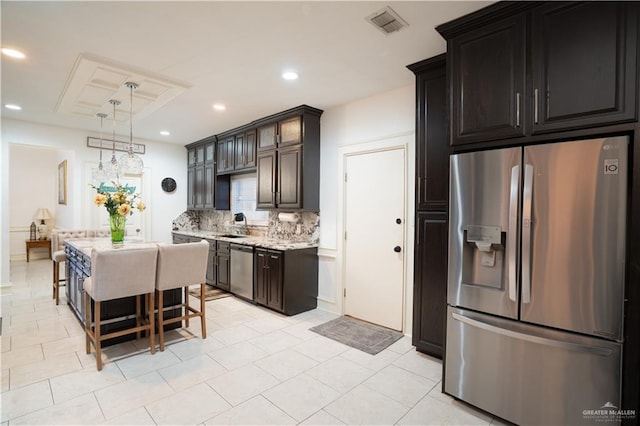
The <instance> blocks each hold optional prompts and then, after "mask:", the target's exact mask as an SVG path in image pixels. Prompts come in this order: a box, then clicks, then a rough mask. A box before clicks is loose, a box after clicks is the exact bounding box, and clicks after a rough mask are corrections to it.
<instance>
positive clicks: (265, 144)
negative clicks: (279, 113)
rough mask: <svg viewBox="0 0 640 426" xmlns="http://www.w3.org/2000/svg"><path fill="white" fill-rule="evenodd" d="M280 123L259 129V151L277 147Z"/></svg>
mask: <svg viewBox="0 0 640 426" xmlns="http://www.w3.org/2000/svg"><path fill="white" fill-rule="evenodd" d="M277 135H278V123H277V122H276V123H269V124H266V125H264V126H260V127H258V151H261V150H263V149H273V148H275V147H276V143H277Z"/></svg>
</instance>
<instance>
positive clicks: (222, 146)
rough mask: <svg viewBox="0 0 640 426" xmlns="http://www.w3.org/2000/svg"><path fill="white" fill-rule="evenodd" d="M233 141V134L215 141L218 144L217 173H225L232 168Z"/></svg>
mask: <svg viewBox="0 0 640 426" xmlns="http://www.w3.org/2000/svg"><path fill="white" fill-rule="evenodd" d="M234 143H235V138H234V137H233V136H231V137H228V138H225V139H223V140H219V141H218V143H217V146H218V161H217V165H218V173H226V172H229V171H232V170H233V167H234V161H233V160H234V158H233V157H234V156H233V145H234Z"/></svg>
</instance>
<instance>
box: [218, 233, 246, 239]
mask: <svg viewBox="0 0 640 426" xmlns="http://www.w3.org/2000/svg"><path fill="white" fill-rule="evenodd" d="M220 236H221V237H225V238H245V237H246V235H237V234H223V235H220Z"/></svg>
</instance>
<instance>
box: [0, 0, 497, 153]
mask: <svg viewBox="0 0 640 426" xmlns="http://www.w3.org/2000/svg"><path fill="white" fill-rule="evenodd" d="M489 3H491V2H486V1H408V2H401V1H387V2H369V1H335V2H328V1H312V2H297V1H285V2H270V1H259V2H244V1H226V2H222V1H199V2H191V1H177V2H165V1H159V2H156V1H142V2H127V1H111V2H97V1H87V2H85V1H44V2H35V1H34V2H32V1H5V0H3V1H2V2H1V3H0V11H1V15H2V27H1V28H2V39H1V40H2V47H11V48H16V49H19V50H21V51H23V52H24V53H25V54H26V55H27V58H26V59H23V60H15V59H12V58H8V57H6V56H2V68H1V71H2V104H3V105H4V104H8V103H13V104H19V105H21V106H22V108H23V109H22V111H10V110H7V109H6V108H3V109H2V116H3V117H9V118H14V119H18V120H25V121H32V122H37V123H44V124H50V125H56V126H62V127H70V128H76V129H84V130H86V131H87V134H88V135H89V132H91V133H95V132H97V131H98V129H99V121H98V119H97V118H90V117H86V116H85V117H82V116H79V115H77V114H76V115H74V114H71V113H69V112H68V111H66V112H65V109H64V108H57V106H58V105H59V104H60V103H61V102H62V101H63V100H64V98H63V95H64V93H65V89H66V88H67V87H68V80H69V79H70V77H71V76H72V75H73V73H74V65H75V64H76V62H77V61H78V60H79V58H80V57H81V55H84V56H89V57H92V58H101V59H103V60H104V61H105V62H107V63H113V64H118V65H121V66H122V65H123V64H124V66H125V67H131V70H133V71H132V73H133V74H135V73H136V72H141V73H146V74H149V75H153V76H156V77H163V78H165V79H167V80H170V81H174V82H179V83H180V84H181V85H182V87H184V88H185V89H186V90H184V91H182V92H181V93H179V94H177V96H176V97H175V98H173V99H172V100H169V101H168V102H166V103H164V104H163V105H159V106H157V108H156V109H155V110H154V111H153V112H152V113H150V114H140V115H139V116H137V117H134V120H133V133H134V139H137V138H144V139H149V140H161V141H167V142H171V143H176V144H181V145H184V144H187V143H190V142H193V141H196V140H198V139H202V138H204V137H207V136H210V135H212V134H216V133H220V132H223V131H225V130H228V129H231V128H233V127H236V126H239V125H242V124H245V123H247V122H249V121H251V120H253V119H256V118H260V117H263V116H266V115H270V114H273V113H276V112H278V111H281V110H284V109H288V108H292V107H294V106H297V105H300V104H308V105H311V106H313V107H316V108H320V109H328V108H331V107H333V106H337V105H341V104H344V103H347V102H350V101H354V100H357V99H360V98H364V97H367V96H371V95H373V94H375V93H380V92H384V91H388V90H391V89H394V88H399V87H402V86H406V85H408V84H411V83H412V82H413V79H414V76H413V74H412V73H411V72H410V71H409V70H407V69H406V65H408V64H411V63H414V62H417V61H420V60H423V59H426V58H429V57H432V56H434V55H437V54H439V53H443V52H444V51H445V42H444V40H443V39H442V38H441V37H440V35H439V34H438V33H437V32H436V31H435V29H434V27H435V26H437V25H439V24H441V23H444V22H447V21H450V20H452V19H454V18H457V17H459V16H462V15H464V14H467V13H470V12H472V11H474V10H477V9H480V8H481V7H484V6H486V5H487V4H489ZM387 5H390V6H391V7H392V8H393V9H394V10H395V11H396V12H397V13H398V14H399V15H400V16H401V17H402V18H404V20H405V21H407V22H408V23H409V27H407V28H405V29H403V30H401V31H400V32H397V33H393V34H391V35H384V34H383V33H382V32H380V31H379V30H378V29H376V28H375V27H373V26H372V25H371V24H370V23H369V22H368V21H366V20H365V18H366V17H367V16H369V15H371V14H372V13H374V12H376V11H377V10H380V9H382V8H384V7H385V6H387ZM285 69H295V70H296V71H298V73H299V74H300V78H299V79H298V80H296V81H285V80H283V79H282V78H281V77H280V75H281V73H282V72H283V71H284V70H285ZM125 93H128V89H125ZM122 101H125V99H122ZM218 102H219V103H224V104H225V105H226V106H227V110H226V111H223V112H219V111H215V110H214V109H213V107H212V106H213V104H214V103H218ZM134 105H135V101H134ZM125 106H126V108H125V109H123V111H128V102H127V103H126V105H125ZM107 108H110V107H108V106H107ZM105 127H106V129H108V130H110V126H107V125H105ZM160 130H168V131H170V132H171V135H170V136H161V135H160V134H159V132H160ZM117 133H118V136H119V137H118V138H117V139H120V140H128V133H129V125H128V123H127V122H126V121H125V122H124V123H119V124H118V128H117ZM122 135H126V137H125V136H122Z"/></svg>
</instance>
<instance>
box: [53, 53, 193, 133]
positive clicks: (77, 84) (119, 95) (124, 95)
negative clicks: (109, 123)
mask: <svg viewBox="0 0 640 426" xmlns="http://www.w3.org/2000/svg"><path fill="white" fill-rule="evenodd" d="M127 81H132V82H135V83H137V84H138V85H139V87H138V90H136V91H135V92H134V94H133V117H134V118H135V119H140V118H142V117H145V116H147V115H149V114H151V113H152V112H154V111H155V110H157V109H159V108H161V107H162V106H163V105H165V104H167V103H169V102H171V101H172V100H173V99H175V98H176V97H178V96H179V95H180V94H182V93H183V92H184V91H185V90H187V89H189V88H190V87H191V85H190V84H187V83H184V82H179V81H176V80H172V79H170V78H167V77H164V76H160V75H157V74H153V73H150V72H148V71H144V70H140V69H135V68H132V67H130V66H128V65H126V64H121V63H117V62H115V61H112V60H109V59H106V58H101V57H99V56H96V55H92V54H90V53H82V54H80V55H79V56H78V59H76V62H75V64H74V66H73V69H72V70H71V73H70V74H69V78H68V79H67V82H66V84H65V87H64V89H63V90H62V93H61V94H60V97H59V99H58V103H57V105H56V109H55V111H56V112H59V113H62V114H70V115H74V116H76V117H86V118H90V119H94V118H95V116H96V114H97V113H99V112H103V113H105V114H109V115H111V113H112V111H113V106H112V105H111V104H109V100H110V99H116V100H119V101H120V102H121V104H120V105H119V106H118V111H120V112H121V114H116V121H119V122H125V121H128V120H129V103H130V101H129V98H130V94H129V89H128V88H127V87H126V86H125V83H126V82H127ZM125 112H126V114H125Z"/></svg>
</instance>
